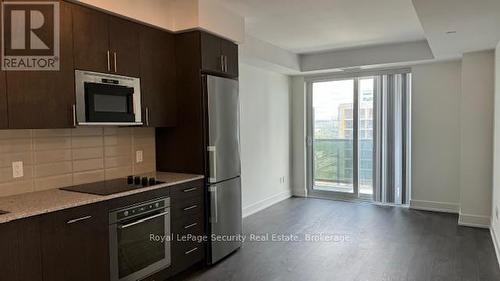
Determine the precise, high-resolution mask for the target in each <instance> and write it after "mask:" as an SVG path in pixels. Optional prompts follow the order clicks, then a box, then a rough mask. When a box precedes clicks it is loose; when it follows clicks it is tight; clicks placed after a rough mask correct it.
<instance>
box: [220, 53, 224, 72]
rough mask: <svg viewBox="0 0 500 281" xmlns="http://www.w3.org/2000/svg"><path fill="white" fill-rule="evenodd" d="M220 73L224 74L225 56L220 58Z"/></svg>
mask: <svg viewBox="0 0 500 281" xmlns="http://www.w3.org/2000/svg"><path fill="white" fill-rule="evenodd" d="M220 71H222V72H224V56H223V55H221V56H220Z"/></svg>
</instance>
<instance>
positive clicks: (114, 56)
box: [113, 52, 118, 73]
mask: <svg viewBox="0 0 500 281" xmlns="http://www.w3.org/2000/svg"><path fill="white" fill-rule="evenodd" d="M113 61H114V64H115V73H116V72H117V71H118V69H117V68H116V64H117V63H116V52H113Z"/></svg>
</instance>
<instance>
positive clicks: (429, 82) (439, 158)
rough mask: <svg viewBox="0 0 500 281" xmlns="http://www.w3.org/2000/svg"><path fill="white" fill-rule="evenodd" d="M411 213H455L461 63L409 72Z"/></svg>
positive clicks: (431, 66)
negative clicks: (428, 211) (415, 211)
mask: <svg viewBox="0 0 500 281" xmlns="http://www.w3.org/2000/svg"><path fill="white" fill-rule="evenodd" d="M412 79H413V80H412V86H413V89H412V191H411V200H410V205H411V207H413V208H419V209H429V210H439V211H447V212H458V205H459V170H460V166H459V161H460V92H461V90H460V89H461V63H460V61H449V62H438V63H431V64H422V65H417V66H413V67H412Z"/></svg>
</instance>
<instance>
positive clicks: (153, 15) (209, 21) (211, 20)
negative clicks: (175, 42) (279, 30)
mask: <svg viewBox="0 0 500 281" xmlns="http://www.w3.org/2000/svg"><path fill="white" fill-rule="evenodd" d="M73 1H74V2H81V3H83V4H85V5H89V6H94V7H97V8H99V9H102V10H106V11H109V12H112V13H115V14H117V15H121V16H125V17H128V18H131V19H134V20H138V21H141V22H144V23H148V24H150V25H154V26H157V27H160V28H163V29H167V30H170V31H175V32H177V31H182V30H188V29H194V28H199V29H204V30H207V31H210V32H212V33H215V34H217V35H219V36H222V37H225V38H227V39H229V40H232V41H235V42H238V43H241V42H243V41H244V39H245V21H244V18H243V17H241V16H239V15H238V14H236V13H234V12H232V11H229V10H228V9H226V8H224V7H223V6H222V5H220V3H218V2H217V0H148V1H147V5H145V1H138V0H106V1H102V0H73Z"/></svg>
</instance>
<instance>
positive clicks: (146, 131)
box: [0, 127, 156, 197]
mask: <svg viewBox="0 0 500 281" xmlns="http://www.w3.org/2000/svg"><path fill="white" fill-rule="evenodd" d="M137 150H142V151H143V162H142V163H136V162H135V153H136V151H137ZM14 161H22V162H23V166H24V176H23V177H21V178H13V176H12V162H14ZM155 170H156V160H155V132H154V128H117V127H113V128H101V127H89V128H77V129H50V130H0V197H1V196H9V195H14V194H20V193H26V192H31V191H38V190H45V189H51V188H59V187H63V186H69V185H73V184H81V183H88V182H93V181H99V180H104V179H113V178H119V177H124V176H127V175H130V174H146V173H152V172H155Z"/></svg>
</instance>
